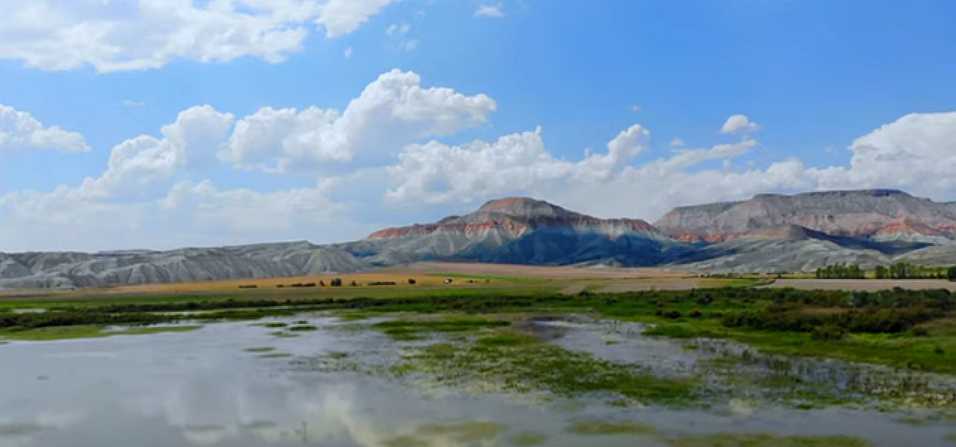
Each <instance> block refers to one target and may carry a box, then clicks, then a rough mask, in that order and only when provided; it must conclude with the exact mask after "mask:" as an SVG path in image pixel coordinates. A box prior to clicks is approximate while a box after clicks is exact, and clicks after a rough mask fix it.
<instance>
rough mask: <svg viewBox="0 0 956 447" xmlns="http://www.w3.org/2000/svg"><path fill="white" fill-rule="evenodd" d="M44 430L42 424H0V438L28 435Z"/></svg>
mask: <svg viewBox="0 0 956 447" xmlns="http://www.w3.org/2000/svg"><path fill="white" fill-rule="evenodd" d="M43 430H46V427H43V426H42V425H36V424H30V423H23V424H0V438H5V437H10V438H12V437H15V436H28V435H32V434H35V433H39V432H41V431H43Z"/></svg>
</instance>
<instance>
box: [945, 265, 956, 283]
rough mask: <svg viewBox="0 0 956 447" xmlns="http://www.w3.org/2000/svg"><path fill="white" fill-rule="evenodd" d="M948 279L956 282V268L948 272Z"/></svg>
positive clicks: (951, 268)
mask: <svg viewBox="0 0 956 447" xmlns="http://www.w3.org/2000/svg"><path fill="white" fill-rule="evenodd" d="M946 277H947V278H949V280H950V281H956V266H953V267H950V268H949V269H947V270H946Z"/></svg>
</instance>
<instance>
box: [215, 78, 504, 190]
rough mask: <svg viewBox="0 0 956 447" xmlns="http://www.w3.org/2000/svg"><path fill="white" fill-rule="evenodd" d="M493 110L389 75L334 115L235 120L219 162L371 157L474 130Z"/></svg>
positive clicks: (275, 167)
mask: <svg viewBox="0 0 956 447" xmlns="http://www.w3.org/2000/svg"><path fill="white" fill-rule="evenodd" d="M495 108H496V104H495V101H494V100H493V99H491V98H489V97H488V96H486V95H484V94H478V95H474V96H466V95H464V94H461V93H458V92H456V91H455V90H452V89H449V88H444V87H422V85H421V78H420V77H419V76H418V75H417V74H415V73H413V72H402V71H399V70H392V71H390V72H387V73H384V74H382V75H381V76H379V77H378V79H376V80H375V81H373V82H372V83H370V84H369V85H368V86H366V87H365V89H364V90H363V91H362V93H361V94H360V95H359V96H358V97H357V98H355V99H353V100H352V101H351V102H349V104H348V106H347V107H346V108H345V110H344V111H343V112H341V113H339V112H338V111H336V110H331V109H319V108H317V107H310V108H306V109H303V110H296V109H272V108H269V107H266V108H263V109H261V110H259V111H258V112H256V113H254V114H252V115H249V116H247V117H244V118H242V119H241V120H239V122H238V123H237V124H236V128H235V131H234V132H233V134H232V136H231V138H230V139H229V143H228V145H227V146H226V147H225V148H224V149H223V150H222V152H220V157H221V158H222V159H223V160H226V161H229V162H231V163H233V164H235V165H237V166H241V167H245V168H257V169H262V170H267V171H273V172H281V171H285V170H287V169H289V168H290V167H292V166H293V165H294V164H297V163H298V164H307V165H310V166H313V165H315V164H316V163H322V162H343V161H350V160H353V159H355V158H356V157H358V156H363V155H364V156H366V157H368V158H376V157H380V156H381V155H382V154H388V153H389V151H393V150H394V151H397V150H398V149H400V148H401V147H402V146H404V145H405V144H409V143H412V142H415V141H417V140H420V139H423V138H430V137H434V136H442V135H449V134H452V133H455V132H458V131H460V130H462V129H466V128H469V127H474V126H477V125H480V124H482V123H484V122H485V121H486V120H487V117H488V115H489V114H490V113H491V112H493V111H494V110H495Z"/></svg>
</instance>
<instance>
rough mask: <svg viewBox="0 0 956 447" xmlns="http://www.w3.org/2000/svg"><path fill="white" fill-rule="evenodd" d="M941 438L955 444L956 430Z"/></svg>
mask: <svg viewBox="0 0 956 447" xmlns="http://www.w3.org/2000/svg"><path fill="white" fill-rule="evenodd" d="M943 440H944V441H946V442H948V443H950V444H952V445H956V431H954V432H952V433H950V434H948V435H946V437H944V438H943Z"/></svg>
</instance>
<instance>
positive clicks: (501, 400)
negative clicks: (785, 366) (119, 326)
mask: <svg viewBox="0 0 956 447" xmlns="http://www.w3.org/2000/svg"><path fill="white" fill-rule="evenodd" d="M299 320H308V322H309V323H311V324H313V325H316V326H318V327H319V330H318V331H304V332H301V333H299V334H298V336H297V337H294V338H285V337H277V336H275V335H272V334H273V333H274V332H276V329H275V328H266V327H260V326H254V325H252V324H250V323H248V322H243V323H221V324H211V325H207V326H205V327H203V328H202V329H199V330H197V331H193V332H184V333H166V334H153V335H141V336H118V337H110V338H97V339H85V340H71V341H57V342H15V343H10V344H7V345H3V346H0V384H2V385H0V446H2V447H7V446H10V447H33V446H36V447H57V446H71V447H86V446H89V447H104V446H124V447H125V446H144V447H145V446H180V445H184V446H188V445H195V446H233V447H247V446H248V447H252V446H302V445H306V446H309V445H315V446H319V445H321V446H368V447H371V446H417V445H425V446H470V445H481V446H494V445H514V442H516V441H520V440H529V439H536V440H539V441H542V442H543V443H542V444H540V445H553V446H585V445H586V446H591V445H606V446H618V445H620V446H633V445H642V446H643V445H647V446H654V445H667V443H666V439H670V438H672V437H678V436H683V435H689V434H706V433H717V432H746V433H750V432H760V433H762V432H769V433H774V434H781V435H836V434H845V435H852V436H858V437H861V438H865V439H868V440H870V441H871V442H872V443H873V445H877V446H898V445H920V446H934V445H946V444H945V443H944V438H945V436H947V435H948V434H949V433H951V432H953V431H956V428H953V427H947V426H946V425H945V423H927V424H921V425H914V424H906V423H902V422H899V419H900V418H901V417H902V416H903V415H901V414H893V413H881V412H878V411H875V410H859V409H842V408H835V409H821V410H794V409H790V408H786V407H783V406H773V405H766V404H762V403H760V402H755V401H752V400H749V399H730V400H728V401H726V402H724V403H718V404H715V405H713V407H712V408H710V409H708V410H700V409H697V410H674V409H664V408H657V407H645V408H620V407H616V406H612V405H609V404H607V403H606V402H605V401H604V400H602V399H598V398H595V399H593V400H592V399H580V400H577V401H575V402H568V401H563V400H555V401H549V402H545V403H541V402H529V401H528V400H526V399H522V398H520V397H519V396H509V395H498V394H492V395H473V394H468V393H465V392H462V391H460V390H454V389H446V390H435V389H422V388H419V387H415V386H410V385H409V384H408V383H405V382H403V381H401V380H397V379H394V378H389V377H388V376H385V375H376V374H365V373H359V372H352V371H349V370H348V368H343V367H341V366H342V365H334V364H332V365H327V362H331V363H334V362H337V361H341V362H356V363H357V364H361V365H364V366H365V367H368V366H372V367H373V368H374V366H376V365H387V364H388V363H389V362H391V361H393V360H394V359H395V358H397V356H399V354H400V352H401V350H402V348H401V346H407V345H408V344H397V343H395V342H393V341H391V340H390V339H389V338H387V337H385V336H384V335H381V334H379V333H377V332H374V331H368V330H359V329H354V326H355V324H354V323H348V324H345V323H341V322H339V321H338V320H335V319H332V318H327V317H322V316H313V317H309V318H303V317H301V316H298V317H294V318H289V319H287V320H283V321H287V322H289V323H291V322H293V321H299ZM549 324H550V325H552V326H559V327H560V330H558V331H557V332H555V333H553V334H551V336H552V337H553V342H554V343H558V344H560V345H562V346H566V347H568V348H569V349H581V350H588V351H592V352H594V353H595V354H596V355H599V356H604V357H608V358H610V359H612V360H617V361H633V360H635V359H641V361H642V362H647V363H649V364H653V365H652V366H653V367H651V369H652V370H654V371H655V372H660V373H662V374H694V373H695V371H697V370H698V368H699V367H700V365H701V362H703V361H706V360H707V358H709V357H710V356H717V355H723V354H722V353H721V354H714V353H710V352H708V351H706V350H700V349H698V350H694V351H688V350H686V349H684V348H683V347H682V344H681V342H676V341H672V340H666V339H656V338H648V337H642V336H641V335H640V331H639V330H632V329H635V328H633V327H625V328H621V327H618V328H614V330H608V327H606V326H603V325H601V324H591V323H588V322H577V323H549ZM346 328H352V329H346ZM615 337H616V339H615V340H616V342H614V343H611V344H607V341H608V340H610V339H612V338H615ZM250 348H252V349H250ZM256 348H259V349H256ZM265 348H273V349H265ZM342 352H346V353H348V355H347V356H345V355H341V357H340V355H339V354H334V353H342ZM639 353H640V354H639ZM283 354H288V356H281V355H283ZM648 359H652V361H648ZM324 366H328V367H324ZM582 420H613V421H636V422H640V423H642V424H648V425H650V426H653V427H655V428H656V433H655V434H653V435H649V434H646V433H645V434H640V433H637V434H634V433H632V434H627V435H617V436H612V435H603V436H601V435H599V436H593V435H590V436H589V435H580V434H575V433H571V432H569V431H568V427H569V425H571V424H573V423H574V422H575V421H582Z"/></svg>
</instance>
